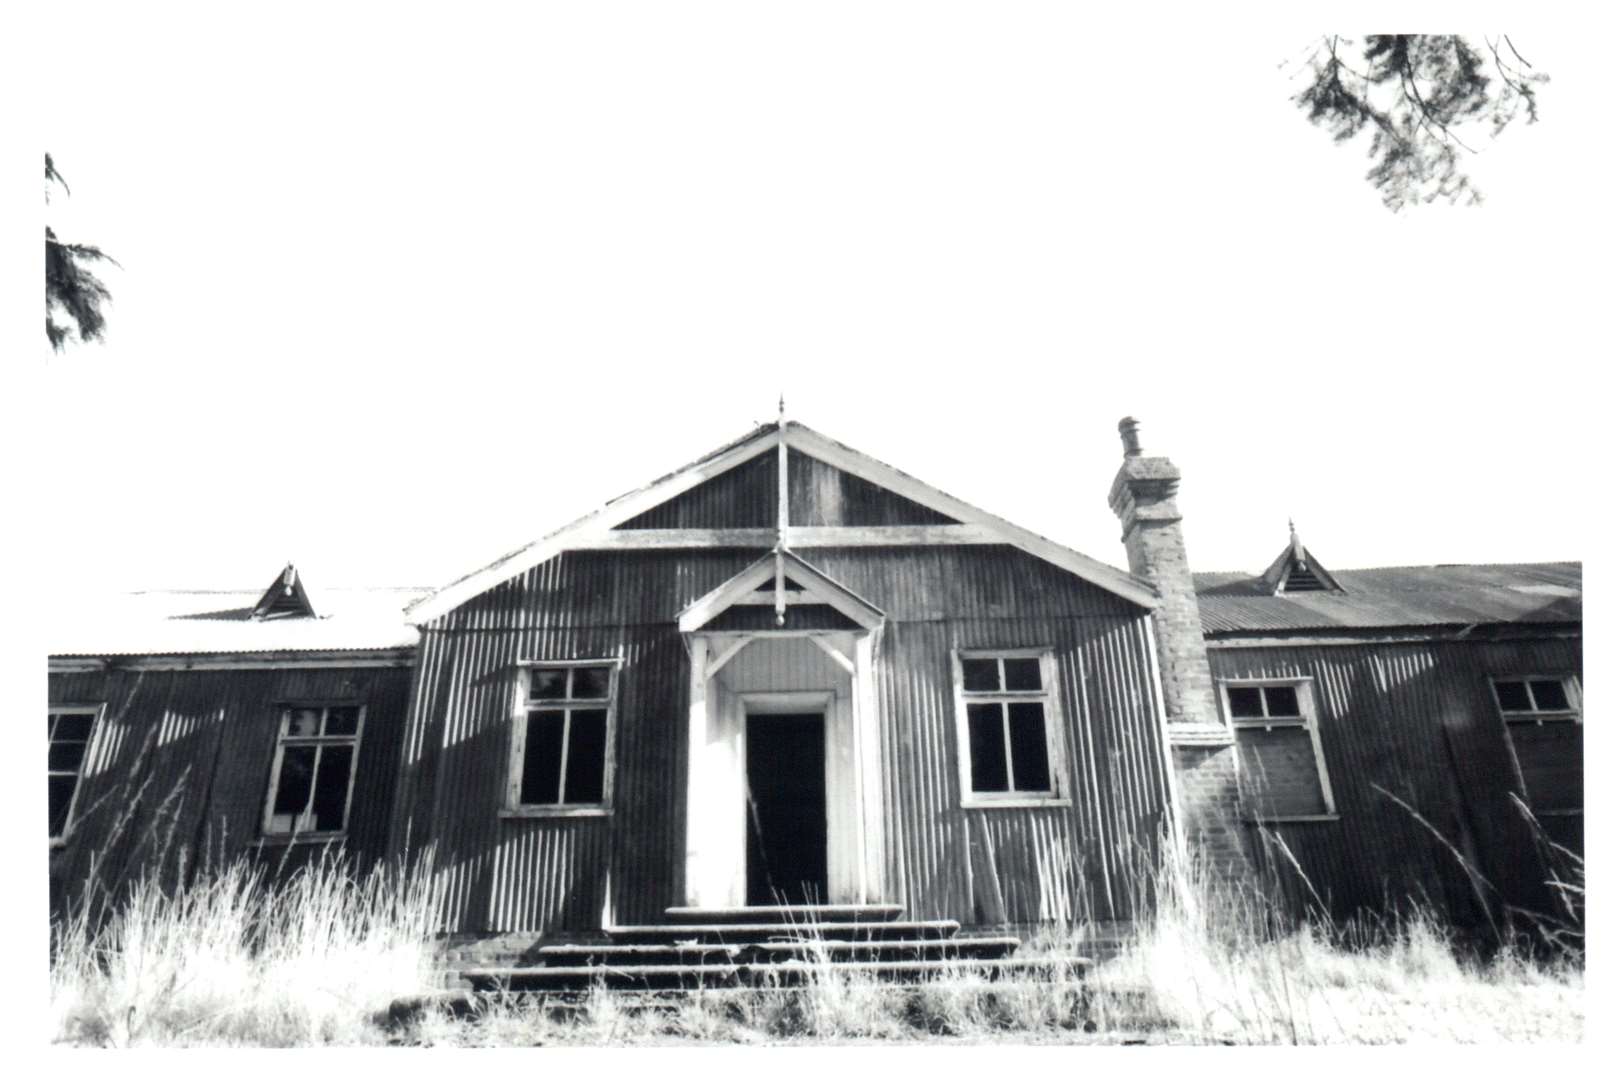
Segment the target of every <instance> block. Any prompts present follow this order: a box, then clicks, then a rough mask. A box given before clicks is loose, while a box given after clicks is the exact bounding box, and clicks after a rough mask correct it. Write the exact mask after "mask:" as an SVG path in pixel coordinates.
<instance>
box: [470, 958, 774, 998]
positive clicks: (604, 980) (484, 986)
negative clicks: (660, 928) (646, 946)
mask: <svg viewBox="0 0 1620 1080" xmlns="http://www.w3.org/2000/svg"><path fill="white" fill-rule="evenodd" d="M742 970H743V969H742V967H741V966H740V965H737V964H631V965H626V966H612V965H600V966H584V965H581V966H575V967H509V968H471V969H469V970H467V971H463V972H461V977H462V978H463V979H465V980H467V982H469V983H471V984H472V988H473V989H474V990H480V991H486V992H487V991H496V990H508V991H513V992H518V993H523V992H530V993H532V992H534V991H564V990H588V989H590V988H591V987H593V986H595V985H597V984H601V985H602V986H604V987H606V988H607V989H609V990H697V989H700V988H704V987H714V986H737V985H739V983H740V982H741V981H742V980H741V972H742Z"/></svg>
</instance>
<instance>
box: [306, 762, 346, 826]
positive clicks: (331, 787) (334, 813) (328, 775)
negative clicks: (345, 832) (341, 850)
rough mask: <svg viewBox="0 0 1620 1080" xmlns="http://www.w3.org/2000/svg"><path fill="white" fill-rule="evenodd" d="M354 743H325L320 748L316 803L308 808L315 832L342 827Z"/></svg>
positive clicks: (316, 775) (316, 777) (316, 778)
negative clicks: (339, 744) (311, 813)
mask: <svg viewBox="0 0 1620 1080" xmlns="http://www.w3.org/2000/svg"><path fill="white" fill-rule="evenodd" d="M353 760H354V747H352V746H327V747H323V748H322V749H321V758H320V768H319V769H318V770H317V771H316V774H315V803H314V805H313V806H312V807H311V808H310V809H311V810H312V811H313V813H314V816H315V824H314V828H315V829H316V830H317V831H318V832H337V831H338V830H339V829H341V828H343V806H344V803H346V802H348V798H349V766H350V764H351V763H352V762H353Z"/></svg>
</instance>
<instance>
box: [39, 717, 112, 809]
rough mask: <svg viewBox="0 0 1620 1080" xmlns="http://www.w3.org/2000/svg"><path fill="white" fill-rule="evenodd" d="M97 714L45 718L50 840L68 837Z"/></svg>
mask: <svg viewBox="0 0 1620 1080" xmlns="http://www.w3.org/2000/svg"><path fill="white" fill-rule="evenodd" d="M99 711H100V710H99V709H96V708H55V709H51V710H50V712H49V713H48V714H47V717H46V720H47V723H46V735H47V737H48V739H49V742H50V759H49V762H48V765H47V768H48V773H47V776H48V780H47V783H48V784H49V786H50V811H49V812H50V826H51V839H52V840H60V839H61V838H62V837H63V836H65V835H66V833H67V828H68V822H69V820H70V819H71V817H72V815H73V803H74V800H75V797H76V796H77V795H78V793H79V778H80V776H81V775H82V774H83V772H84V758H85V753H86V751H88V750H89V748H90V735H91V733H92V732H93V731H94V730H95V724H96V713H97V712H99Z"/></svg>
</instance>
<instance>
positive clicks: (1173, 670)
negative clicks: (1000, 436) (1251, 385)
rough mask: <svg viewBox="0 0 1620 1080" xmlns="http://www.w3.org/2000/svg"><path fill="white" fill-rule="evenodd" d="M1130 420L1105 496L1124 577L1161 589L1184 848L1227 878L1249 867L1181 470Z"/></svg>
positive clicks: (1159, 632) (1165, 681) (1157, 623)
mask: <svg viewBox="0 0 1620 1080" xmlns="http://www.w3.org/2000/svg"><path fill="white" fill-rule="evenodd" d="M1137 427H1138V425H1137V422H1136V420H1135V419H1133V418H1131V417H1129V416H1127V417H1126V418H1125V419H1123V420H1121V421H1120V422H1119V437H1120V441H1121V442H1122V443H1123V444H1124V446H1125V460H1124V462H1123V463H1122V464H1121V465H1120V467H1119V473H1118V474H1117V475H1116V476H1115V477H1114V484H1113V487H1112V488H1110V489H1109V492H1108V505H1109V506H1110V507H1112V508H1113V511H1114V513H1115V514H1116V515H1117V516H1118V517H1119V522H1120V525H1121V527H1122V528H1123V530H1124V533H1123V536H1122V537H1121V540H1122V541H1123V542H1124V544H1125V553H1126V557H1127V559H1128V560H1129V562H1130V567H1131V573H1133V574H1136V575H1137V576H1139V577H1143V578H1146V579H1147V580H1148V581H1151V582H1152V583H1153V585H1154V587H1155V588H1156V589H1157V590H1158V592H1159V605H1158V607H1157V608H1156V609H1155V610H1154V611H1153V615H1152V622H1153V638H1154V643H1155V645H1156V647H1157V650H1158V657H1159V681H1160V683H1161V684H1162V686H1163V690H1164V712H1165V737H1166V738H1167V739H1168V740H1169V743H1170V747H1169V757H1170V761H1171V764H1172V767H1173V768H1174V770H1175V776H1174V778H1173V779H1172V782H1173V783H1174V785H1175V789H1176V796H1177V798H1176V815H1177V817H1178V818H1179V820H1180V824H1181V828H1182V830H1183V833H1184V835H1185V836H1186V837H1187V839H1188V840H1189V841H1191V844H1192V850H1193V851H1194V852H1196V853H1197V854H1198V855H1199V857H1201V858H1202V859H1204V860H1205V861H1206V862H1207V863H1208V864H1209V865H1210V866H1212V867H1213V868H1214V869H1216V870H1217V871H1218V872H1219V873H1221V874H1222V875H1224V876H1227V877H1236V876H1240V875H1242V874H1243V873H1245V872H1246V870H1247V866H1248V864H1247V860H1246V857H1245V853H1244V844H1243V838H1242V826H1241V824H1240V821H1241V818H1240V811H1239V804H1238V786H1237V780H1238V778H1237V749H1236V747H1235V746H1234V745H1233V742H1232V734H1231V732H1230V731H1229V730H1228V729H1227V728H1226V726H1225V725H1224V723H1223V722H1222V720H1221V713H1220V709H1219V707H1218V706H1217V704H1216V700H1215V682H1214V679H1213V678H1212V677H1211V675H1210V669H1209V654H1208V652H1207V651H1206V649H1205V646H1204V631H1203V627H1202V625H1201V624H1200V622H1199V618H1198V595H1197V593H1196V592H1195V591H1194V589H1193V577H1192V569H1191V567H1190V566H1188V564H1187V545H1186V543H1185V542H1184V541H1183V540H1182V537H1181V511H1180V510H1178V509H1177V508H1176V489H1177V488H1178V487H1180V485H1181V470H1179V469H1177V468H1176V467H1175V465H1173V464H1172V463H1171V462H1170V459H1169V458H1162V457H1143V456H1142V443H1141V437H1140V435H1139V434H1138V431H1137Z"/></svg>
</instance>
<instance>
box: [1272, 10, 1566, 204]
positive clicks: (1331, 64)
mask: <svg viewBox="0 0 1620 1080" xmlns="http://www.w3.org/2000/svg"><path fill="white" fill-rule="evenodd" d="M1481 42H1482V44H1480V45H1476V44H1474V43H1471V42H1470V41H1469V40H1468V39H1467V38H1464V37H1462V36H1458V35H1446V34H1369V35H1366V36H1364V37H1361V38H1359V39H1358V38H1349V37H1341V36H1339V35H1329V36H1327V37H1324V38H1322V40H1321V41H1320V42H1319V43H1317V45H1316V46H1315V48H1314V51H1313V53H1312V55H1311V58H1310V60H1309V66H1310V68H1311V72H1312V78H1311V81H1310V84H1309V85H1308V86H1306V87H1305V89H1304V90H1302V91H1300V92H1299V93H1298V94H1296V95H1295V97H1294V102H1295V104H1297V105H1298V106H1299V107H1300V108H1302V109H1304V110H1305V113H1306V116H1307V117H1308V118H1309V119H1310V122H1311V123H1312V124H1315V125H1316V126H1318V127H1321V128H1325V129H1326V130H1328V131H1329V132H1331V133H1332V135H1333V138H1334V140H1335V141H1337V142H1350V141H1352V140H1354V139H1356V138H1357V137H1358V136H1360V135H1361V134H1362V133H1363V132H1364V131H1368V130H1370V131H1371V133H1372V138H1371V142H1370V145H1369V146H1368V150H1367V156H1368V157H1370V158H1371V159H1372V161H1373V165H1372V168H1371V169H1369V170H1368V172H1367V179H1368V180H1369V181H1371V182H1372V185H1373V186H1374V187H1375V188H1376V189H1377V190H1378V193H1379V195H1380V196H1381V197H1382V198H1383V200H1384V204H1385V205H1386V206H1388V207H1389V208H1390V209H1391V210H1399V209H1401V208H1402V207H1404V206H1411V205H1416V204H1418V203H1429V202H1433V201H1434V200H1435V199H1440V198H1443V199H1446V200H1447V201H1448V202H1452V203H1456V202H1457V201H1459V200H1461V201H1462V202H1463V203H1464V204H1465V205H1468V204H1472V203H1477V202H1479V201H1480V200H1481V199H1482V198H1483V193H1482V192H1481V191H1480V190H1479V189H1478V188H1477V187H1475V186H1474V184H1473V182H1472V181H1470V180H1469V178H1468V176H1467V175H1466V174H1465V173H1464V172H1463V170H1462V168H1461V163H1462V162H1464V161H1465V160H1466V158H1464V157H1463V156H1462V155H1465V154H1475V153H1478V151H1479V148H1480V146H1481V145H1482V142H1481V138H1482V135H1481V134H1476V132H1480V133H1482V134H1483V137H1487V138H1490V139H1494V138H1496V136H1498V135H1500V134H1501V133H1502V131H1503V130H1504V129H1506V128H1507V127H1508V125H1509V124H1511V123H1513V122H1514V121H1515V120H1517V119H1518V118H1519V117H1521V116H1522V117H1524V119H1525V122H1526V123H1527V124H1533V123H1535V122H1536V120H1537V119H1538V118H1539V116H1538V112H1537V102H1536V87H1537V86H1539V85H1541V84H1543V83H1546V82H1547V81H1548V77H1547V76H1546V75H1545V74H1542V73H1540V72H1538V71H1536V70H1535V69H1534V68H1533V67H1532V66H1531V64H1530V62H1529V61H1527V60H1526V59H1525V58H1524V57H1523V56H1522V55H1520V53H1519V50H1518V49H1517V48H1515V47H1514V44H1513V40H1512V39H1511V38H1509V37H1508V36H1507V35H1506V34H1503V35H1500V36H1498V37H1494V38H1493V37H1491V36H1489V35H1485V36H1484V37H1483V38H1482V39H1481ZM1465 135H1466V140H1465V138H1464V136H1465Z"/></svg>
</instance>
